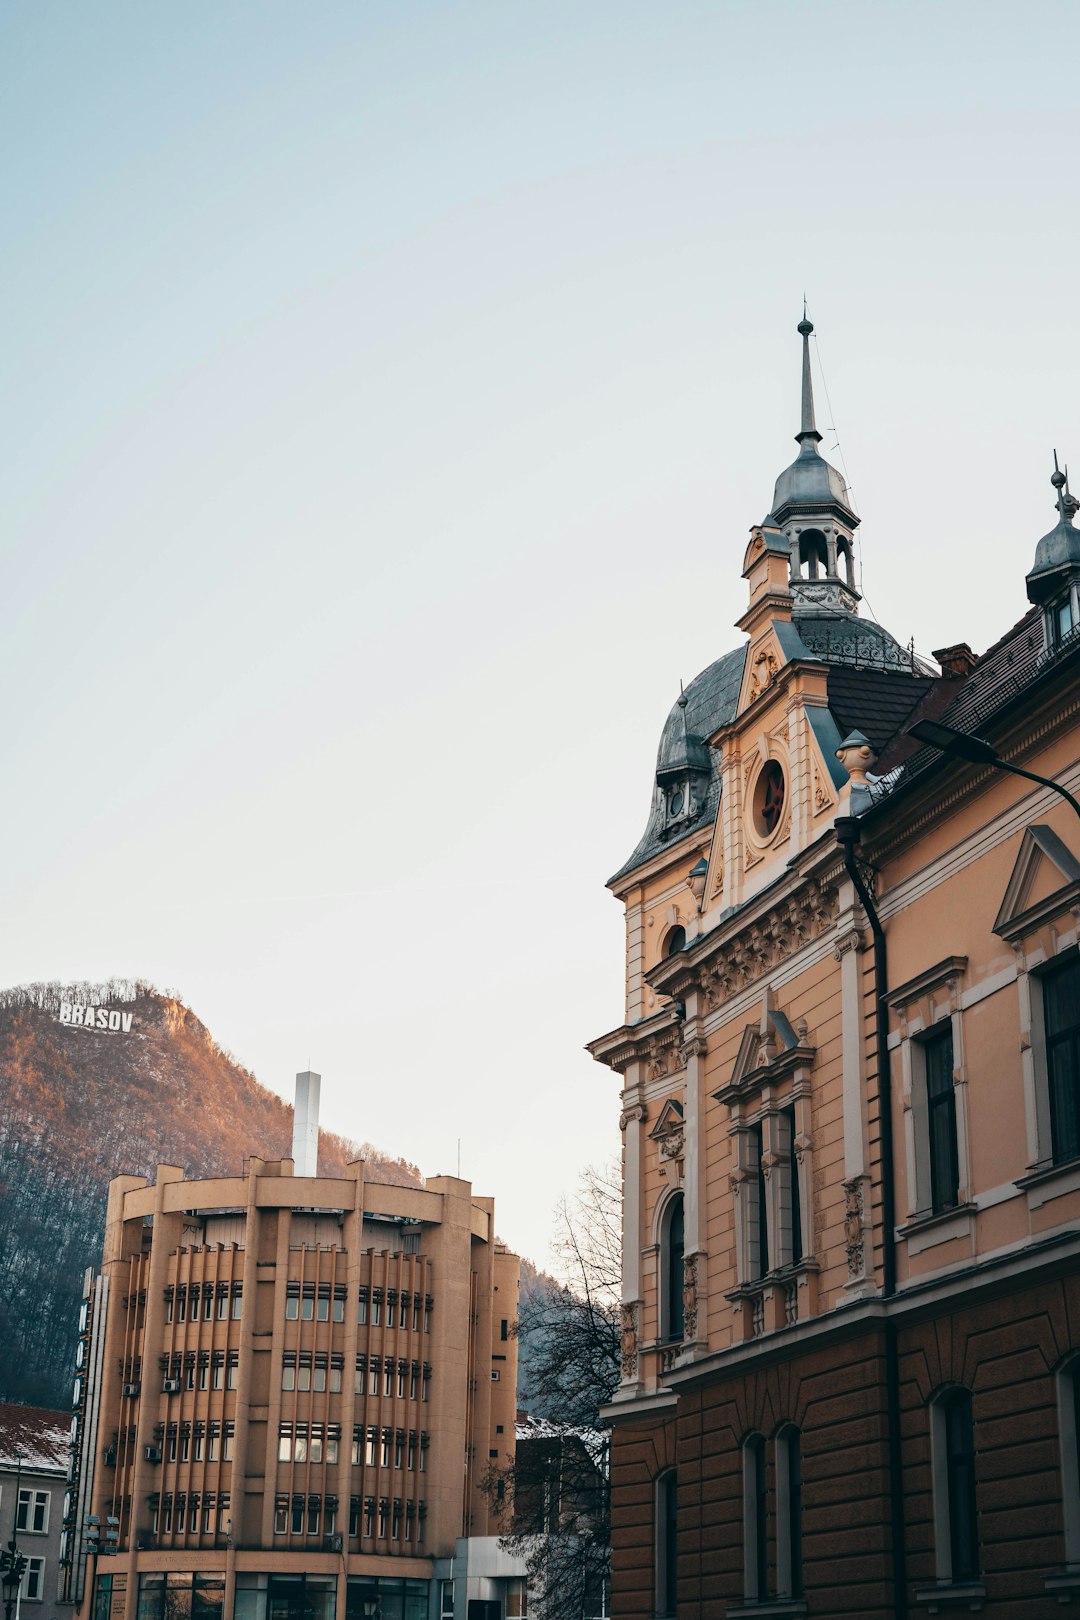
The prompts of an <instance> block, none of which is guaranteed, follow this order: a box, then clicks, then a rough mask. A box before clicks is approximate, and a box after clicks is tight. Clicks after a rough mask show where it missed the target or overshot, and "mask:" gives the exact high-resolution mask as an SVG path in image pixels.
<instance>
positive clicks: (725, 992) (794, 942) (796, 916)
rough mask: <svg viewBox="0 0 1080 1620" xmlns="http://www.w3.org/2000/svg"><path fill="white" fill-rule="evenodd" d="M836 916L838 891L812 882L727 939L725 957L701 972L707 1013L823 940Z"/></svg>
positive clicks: (712, 962) (706, 965)
mask: <svg viewBox="0 0 1080 1620" xmlns="http://www.w3.org/2000/svg"><path fill="white" fill-rule="evenodd" d="M836 915H837V897H836V892H835V890H833V889H827V888H824V887H823V886H822V885H821V884H818V883H809V884H807V885H806V887H805V889H803V890H802V891H801V892H800V893H799V894H797V895H791V896H789V897H788V898H787V899H786V900H785V901H783V902H782V903H781V904H780V905H779V906H777V908H776V909H775V910H774V911H771V912H768V913H766V915H765V916H763V917H760V918H758V919H757V920H756V921H755V922H754V923H753V924H752V925H751V927H749V928H747V929H745V930H744V931H743V932H742V933H741V934H737V935H736V936H735V937H734V938H733V939H731V940H729V941H727V943H726V944H725V946H724V954H723V957H722V958H719V957H718V958H714V959H713V960H712V961H711V962H707V963H704V964H702V966H701V968H700V969H699V974H700V983H701V986H702V989H703V991H704V994H705V1007H706V1010H707V1011H711V1010H712V1009H713V1008H715V1007H718V1006H720V1005H721V1003H723V1002H724V1001H726V1000H727V998H728V997H729V996H732V995H734V994H735V993H736V992H737V991H739V990H742V989H743V988H744V987H745V986H746V985H748V984H750V983H752V982H753V981H754V980H755V979H759V978H760V977H761V976H762V974H763V973H767V972H769V971H770V970H771V969H772V968H775V967H779V966H780V964H781V963H782V962H785V961H786V960H787V959H788V957H789V956H791V955H793V954H794V952H795V951H797V950H799V949H800V947H801V946H803V945H806V944H808V943H809V942H810V941H811V940H814V939H817V938H819V937H820V936H821V935H822V934H823V933H825V932H826V931H827V930H828V929H829V928H831V927H832V926H833V925H834V924H835V922H836Z"/></svg>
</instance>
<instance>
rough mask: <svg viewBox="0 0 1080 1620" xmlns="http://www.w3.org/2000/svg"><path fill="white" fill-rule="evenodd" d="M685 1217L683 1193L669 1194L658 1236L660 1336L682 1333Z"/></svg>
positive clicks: (668, 1336)
mask: <svg viewBox="0 0 1080 1620" xmlns="http://www.w3.org/2000/svg"><path fill="white" fill-rule="evenodd" d="M684 1246H685V1217H684V1211H683V1195H682V1193H681V1192H677V1193H674V1194H672V1196H671V1198H670V1199H669V1201H668V1205H667V1208H666V1209H665V1211H664V1220H663V1227H662V1230H661V1238H660V1259H661V1277H660V1337H661V1338H662V1339H669V1340H671V1339H681V1338H682V1336H683V1250H684Z"/></svg>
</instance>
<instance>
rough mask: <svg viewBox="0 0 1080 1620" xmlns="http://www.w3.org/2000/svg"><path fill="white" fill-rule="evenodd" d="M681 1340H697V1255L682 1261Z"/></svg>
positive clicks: (689, 1255) (690, 1255) (688, 1256)
mask: <svg viewBox="0 0 1080 1620" xmlns="http://www.w3.org/2000/svg"><path fill="white" fill-rule="evenodd" d="M682 1299H683V1338H684V1339H696V1338H697V1317H698V1298H697V1255H695V1254H688V1255H687V1256H686V1259H685V1260H684V1261H683V1290H682Z"/></svg>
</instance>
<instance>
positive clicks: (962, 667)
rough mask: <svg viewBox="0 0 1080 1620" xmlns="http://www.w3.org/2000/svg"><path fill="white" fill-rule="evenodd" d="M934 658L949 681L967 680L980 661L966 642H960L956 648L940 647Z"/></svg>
mask: <svg viewBox="0 0 1080 1620" xmlns="http://www.w3.org/2000/svg"><path fill="white" fill-rule="evenodd" d="M934 657H935V658H936V659H937V661H938V663H939V664H940V665H941V673H942V674H943V675H944V677H945V679H946V680H948V681H962V680H964V679H966V677H967V676H968V675H970V674H971V672H972V670H973V669H974V668H975V665H976V664H977V663H978V661H979V660H978V658H977V657H976V656H975V654H974V653H973V652H972V650H971V648H970V647H969V646H968V644H967V642H966V641H958V642H957V643H956V645H955V646H954V647H939V648H938V650H937V652H936V653H935V654H934Z"/></svg>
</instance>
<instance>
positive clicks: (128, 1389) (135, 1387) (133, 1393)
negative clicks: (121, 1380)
mask: <svg viewBox="0 0 1080 1620" xmlns="http://www.w3.org/2000/svg"><path fill="white" fill-rule="evenodd" d="M140 1389H142V1385H141V1384H125V1385H124V1394H125V1395H126V1396H127V1398H128V1400H129V1401H134V1400H137V1399H138V1395H139V1391H140Z"/></svg>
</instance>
